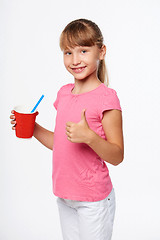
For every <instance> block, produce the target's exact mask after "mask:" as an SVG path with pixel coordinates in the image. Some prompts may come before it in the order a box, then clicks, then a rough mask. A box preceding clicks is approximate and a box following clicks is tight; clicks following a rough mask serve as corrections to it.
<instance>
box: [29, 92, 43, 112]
mask: <svg viewBox="0 0 160 240" xmlns="http://www.w3.org/2000/svg"><path fill="white" fill-rule="evenodd" d="M43 98H44V95H42V96H41V97H40V99H39V100H38V102H37V103H36V105H35V106H34V108H33V109H32V111H31V113H33V112H34V111H35V110H36V108H37V107H38V105H39V104H40V102H41V101H42V99H43Z"/></svg>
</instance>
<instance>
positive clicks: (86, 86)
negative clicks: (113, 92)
mask: <svg viewBox="0 0 160 240" xmlns="http://www.w3.org/2000/svg"><path fill="white" fill-rule="evenodd" d="M101 83H102V82H101V81H100V80H99V79H98V78H97V77H96V78H92V79H88V80H77V79H75V87H74V89H73V90H72V93H74V94H80V93H84V92H88V91H92V90H93V89H95V88H97V87H98V86H99V85H100V84H101Z"/></svg>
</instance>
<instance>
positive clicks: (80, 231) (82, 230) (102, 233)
mask: <svg viewBox="0 0 160 240" xmlns="http://www.w3.org/2000/svg"><path fill="white" fill-rule="evenodd" d="M57 203H58V209H59V216H60V223H61V228H62V235H63V239H64V240H111V237H112V229H113V221H114V214H115V193H114V189H112V191H111V193H110V194H109V195H108V197H107V198H105V199H104V200H101V201H97V202H82V201H74V200H68V199H63V198H59V197H58V198H57Z"/></svg>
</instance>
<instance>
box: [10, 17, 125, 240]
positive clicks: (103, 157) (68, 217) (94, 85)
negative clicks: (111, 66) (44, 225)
mask: <svg viewBox="0 0 160 240" xmlns="http://www.w3.org/2000/svg"><path fill="white" fill-rule="evenodd" d="M60 47H61V50H62V51H63V56H64V65H65V67H66V69H67V70H68V71H69V72H70V73H71V74H72V75H73V77H74V84H72V83H70V84H66V85H64V86H62V87H61V88H60V90H59V91H58V93H57V98H56V101H55V102H54V107H55V109H56V110H57V116H56V125H55V131H54V132H51V131H48V130H46V129H44V128H43V127H41V126H40V125H39V124H37V123H36V124H35V129H34V137H35V138H36V139H37V140H38V141H40V142H41V143H42V144H43V145H44V146H46V147H48V148H49V149H51V150H53V176H52V178H53V192H54V194H55V195H56V196H57V203H58V208H59V214H60V222H61V227H62V234H63V239H64V240H110V239H111V235H112V228H113V221H114V214H115V195H114V189H113V186H112V182H111V179H110V176H109V171H108V168H107V165H106V163H110V164H113V165H115V166H116V165H118V164H119V163H121V162H122V161H123V152H124V150H123V132H122V112H121V107H120V102H119V99H118V97H117V94H116V91H115V90H113V89H111V88H108V87H107V86H106V85H105V84H104V82H105V76H106V74H107V72H106V68H105V60H104V58H105V54H106V46H105V45H104V44H103V36H102V33H101V31H100V29H99V27H98V26H97V25H96V24H95V23H94V22H92V21H89V20H86V19H78V20H75V21H72V22H71V23H69V24H68V25H67V26H66V27H65V29H64V30H63V32H62V34H61V37H60ZM12 113H13V115H11V116H10V118H11V119H12V121H11V123H12V124H14V125H15V124H16V119H15V116H14V111H12ZM12 128H13V129H15V126H13V127H12Z"/></svg>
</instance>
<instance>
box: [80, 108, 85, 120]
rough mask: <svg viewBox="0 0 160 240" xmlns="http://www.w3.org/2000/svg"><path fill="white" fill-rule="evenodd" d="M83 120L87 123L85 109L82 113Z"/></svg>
mask: <svg viewBox="0 0 160 240" xmlns="http://www.w3.org/2000/svg"><path fill="white" fill-rule="evenodd" d="M81 120H85V121H86V109H83V110H82V112H81Z"/></svg>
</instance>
